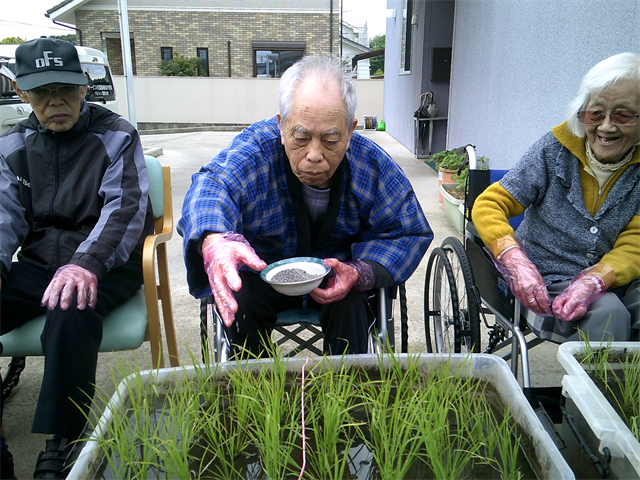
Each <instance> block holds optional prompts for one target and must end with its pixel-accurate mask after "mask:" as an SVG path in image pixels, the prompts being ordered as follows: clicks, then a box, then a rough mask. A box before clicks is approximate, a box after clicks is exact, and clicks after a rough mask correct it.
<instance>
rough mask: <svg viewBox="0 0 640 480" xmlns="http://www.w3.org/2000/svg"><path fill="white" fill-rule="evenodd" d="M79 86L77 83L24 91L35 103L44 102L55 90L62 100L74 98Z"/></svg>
mask: <svg viewBox="0 0 640 480" xmlns="http://www.w3.org/2000/svg"><path fill="white" fill-rule="evenodd" d="M81 88H82V87H81V86H79V85H60V86H58V87H56V88H49V87H39V88H34V89H33V90H27V91H26V93H27V94H28V95H29V96H30V97H31V98H32V99H33V101H34V102H35V103H44V102H46V101H47V100H49V97H50V96H51V93H52V92H55V93H56V94H57V95H58V96H59V97H60V98H61V99H63V100H74V99H75V98H76V97H77V96H78V92H79V90H80V89H81Z"/></svg>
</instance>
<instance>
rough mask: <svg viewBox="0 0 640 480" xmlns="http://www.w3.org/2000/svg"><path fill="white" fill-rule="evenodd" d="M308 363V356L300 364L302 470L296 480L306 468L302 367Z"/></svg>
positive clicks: (299, 478)
mask: <svg viewBox="0 0 640 480" xmlns="http://www.w3.org/2000/svg"><path fill="white" fill-rule="evenodd" d="M308 362H309V356H307V359H306V360H305V361H304V363H303V364H302V385H301V389H300V410H301V412H302V469H301V470H300V476H299V477H298V480H301V478H302V474H303V473H304V469H305V468H306V466H307V443H306V441H305V438H306V434H305V429H304V367H306V366H307V363H308Z"/></svg>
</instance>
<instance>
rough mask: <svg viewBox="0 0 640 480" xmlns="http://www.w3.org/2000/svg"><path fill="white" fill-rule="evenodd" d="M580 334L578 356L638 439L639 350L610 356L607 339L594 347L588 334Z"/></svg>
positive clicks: (609, 344) (639, 411)
mask: <svg viewBox="0 0 640 480" xmlns="http://www.w3.org/2000/svg"><path fill="white" fill-rule="evenodd" d="M581 338H582V340H583V342H584V348H583V351H582V355H581V356H580V358H579V359H578V360H579V361H580V363H582V364H583V365H586V370H587V371H588V373H589V375H590V376H591V378H592V379H593V380H594V382H595V383H596V385H597V386H598V388H600V390H601V391H602V393H603V394H604V395H605V397H606V398H607V400H609V402H610V403H611V404H612V406H613V407H614V408H615V409H616V411H617V412H618V414H619V415H620V417H621V418H622V419H623V421H624V422H625V423H626V425H627V426H628V427H629V430H631V433H632V434H633V435H634V437H635V438H636V439H638V440H639V441H640V429H639V428H638V418H639V417H640V402H638V398H640V350H636V351H635V352H624V353H623V354H622V355H618V356H614V354H613V353H612V345H611V342H607V343H604V342H600V344H599V346H598V347H597V348H596V347H593V346H592V345H591V343H590V342H589V339H588V337H586V336H584V335H581Z"/></svg>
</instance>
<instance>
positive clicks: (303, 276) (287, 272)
mask: <svg viewBox="0 0 640 480" xmlns="http://www.w3.org/2000/svg"><path fill="white" fill-rule="evenodd" d="M317 276H318V275H311V274H310V273H307V272H305V271H304V270H302V269H301V268H286V269H284V270H280V271H279V272H278V273H276V274H275V275H274V276H273V277H271V281H272V282H275V283H293V282H303V281H304V280H311V279H312V278H316V277H317Z"/></svg>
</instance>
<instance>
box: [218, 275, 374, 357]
mask: <svg viewBox="0 0 640 480" xmlns="http://www.w3.org/2000/svg"><path fill="white" fill-rule="evenodd" d="M240 278H241V279H242V288H241V289H240V291H238V292H235V298H236V301H237V302H238V312H237V313H236V316H235V317H236V321H235V322H234V323H233V325H231V327H229V328H226V331H227V335H228V337H229V340H230V341H231V343H232V344H233V345H234V346H235V347H242V348H244V349H247V350H249V351H251V352H252V353H254V354H255V355H259V356H261V355H263V353H264V351H263V348H264V346H263V345H264V344H263V339H267V338H270V335H271V331H272V330H273V324H274V323H275V322H276V317H277V314H278V313H279V312H282V311H284V310H289V309H291V308H302V302H303V299H302V297H300V296H298V297H289V296H287V295H283V294H281V293H278V292H276V291H275V290H274V289H273V288H272V287H271V286H270V285H269V284H268V283H266V282H264V281H263V280H262V279H261V278H260V276H259V275H257V274H255V273H252V272H247V271H241V272H240ZM306 301H307V306H308V307H314V308H319V309H320V325H321V327H322V331H323V332H324V335H325V338H324V351H325V353H327V354H332V355H341V354H343V353H367V343H368V331H369V327H370V326H371V324H372V323H373V321H374V315H373V312H372V311H371V307H370V306H369V303H368V301H367V293H366V292H357V293H349V294H348V295H347V296H346V297H345V298H344V299H342V300H340V301H338V302H334V303H330V304H327V305H320V304H318V303H317V302H315V301H314V300H313V299H312V298H311V297H310V296H307V299H306ZM235 350H236V351H237V350H238V349H237V348H236V349H235Z"/></svg>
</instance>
